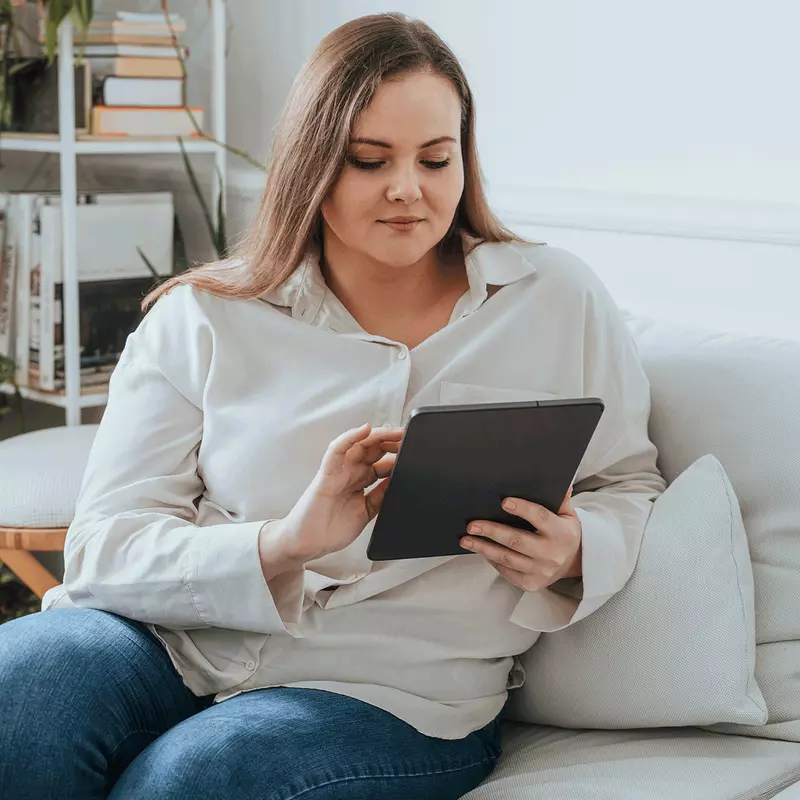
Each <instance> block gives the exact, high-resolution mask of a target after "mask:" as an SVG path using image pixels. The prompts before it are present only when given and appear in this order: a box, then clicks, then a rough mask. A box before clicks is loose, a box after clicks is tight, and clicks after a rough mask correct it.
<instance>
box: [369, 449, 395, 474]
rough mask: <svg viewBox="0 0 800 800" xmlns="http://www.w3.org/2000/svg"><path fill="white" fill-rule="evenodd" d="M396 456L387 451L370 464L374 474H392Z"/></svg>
mask: <svg viewBox="0 0 800 800" xmlns="http://www.w3.org/2000/svg"><path fill="white" fill-rule="evenodd" d="M396 460H397V456H396V455H395V454H394V453H387V454H386V455H385V456H384V457H383V458H381V459H379V460H378V461H376V462H375V463H374V464H373V465H372V469H374V470H375V475H376V476H377V477H379V478H388V477H389V475H391V474H392V470H393V469H394V464H395V461H396Z"/></svg>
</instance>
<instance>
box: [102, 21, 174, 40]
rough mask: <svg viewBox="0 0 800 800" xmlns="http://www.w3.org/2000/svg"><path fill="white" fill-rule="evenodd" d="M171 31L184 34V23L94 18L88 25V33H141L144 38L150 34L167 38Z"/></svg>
mask: <svg viewBox="0 0 800 800" xmlns="http://www.w3.org/2000/svg"><path fill="white" fill-rule="evenodd" d="M171 30H172V31H174V32H175V33H184V32H185V31H186V22H185V21H184V20H182V19H181V20H176V21H174V22H172V23H168V22H167V21H166V20H165V19H161V20H160V21H159V22H155V21H153V20H149V21H143V20H132V19H109V18H105V17H100V18H98V17H95V18H94V19H93V20H92V23H91V25H89V33H108V32H110V31H113V32H118V33H141V34H144V35H145V36H147V35H150V34H152V33H157V34H161V35H162V36H163V35H167V36H169V33H170V31H171Z"/></svg>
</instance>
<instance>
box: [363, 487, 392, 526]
mask: <svg viewBox="0 0 800 800" xmlns="http://www.w3.org/2000/svg"><path fill="white" fill-rule="evenodd" d="M388 486H389V479H388V478H384V479H383V480H382V481H381V482H380V483H379V484H377V485H376V486H374V487H373V488H372V489H370V490H369V491H368V492H367V493H366V494H365V495H364V500H365V503H366V506H367V514H369V518H370V519H372V518H373V517H374V516H375V515H376V514H377V513H378V512H379V511H380V510H381V506H382V505H383V498H384V497H385V496H386V488H387V487H388Z"/></svg>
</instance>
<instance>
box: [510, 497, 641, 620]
mask: <svg viewBox="0 0 800 800" xmlns="http://www.w3.org/2000/svg"><path fill="white" fill-rule="evenodd" d="M575 513H576V514H577V515H578V518H579V519H580V521H581V543H582V550H583V552H582V555H581V570H582V573H583V575H582V577H581V578H563V579H562V580H560V581H556V582H555V583H554V584H552V585H551V586H548V587H547V588H545V589H539V590H538V591H535V592H525V593H524V594H523V595H522V597H521V598H520V600H519V602H518V603H517V605H516V606H515V608H514V610H513V611H512V612H511V622H513V623H514V624H515V625H519V626H520V627H521V628H527V629H528V630H532V631H540V632H542V633H553V632H554V631H560V630H562V629H563V628H566V627H568V626H569V625H573V624H574V623H576V622H578V620H581V619H583V618H584V617H587V616H588V615H589V614H591V613H592V612H593V611H596V610H597V609H598V608H600V606H602V605H603V603H605V602H606V600H608V599H609V598H610V597H612V596H613V595H614V594H616V593H617V592H618V591H619V590H620V589H621V588H622V587H623V586H624V585H625V583H626V582H627V580H628V578H629V577H630V575H625V576H624V577H623V576H622V575H621V573H620V569H619V565H620V563H622V561H624V559H621V557H620V556H621V554H620V549H621V548H622V547H623V546H624V545H623V541H622V539H621V536H620V531H619V527H618V526H617V525H615V524H611V523H609V522H608V521H607V520H606V519H604V518H603V517H600V516H599V515H593V514H592V513H591V512H590V511H585V510H584V509H582V508H576V509H575Z"/></svg>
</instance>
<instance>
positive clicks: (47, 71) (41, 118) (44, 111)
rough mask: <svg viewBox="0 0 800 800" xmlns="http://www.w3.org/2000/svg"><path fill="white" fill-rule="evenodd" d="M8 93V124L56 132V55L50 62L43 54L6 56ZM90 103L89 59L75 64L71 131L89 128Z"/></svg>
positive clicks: (17, 128)
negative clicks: (40, 55)
mask: <svg viewBox="0 0 800 800" xmlns="http://www.w3.org/2000/svg"><path fill="white" fill-rule="evenodd" d="M8 61H9V64H10V66H9V78H8V81H9V85H10V87H11V91H10V92H9V94H8V96H9V98H10V104H11V115H10V117H11V119H10V124H9V125H8V127H5V126H3V124H2V117H0V128H4V127H5V129H6V130H11V131H14V132H19V133H58V97H59V93H58V59H57V58H56V59H55V60H54V61H53V63H52V64H49V63H48V62H47V59H46V58H26V59H15V58H9V59H8ZM91 106H92V72H91V62H90V61H88V60H84V61H82V62H80V63H76V64H75V131H76V133H86V132H88V130H89V121H90V109H91Z"/></svg>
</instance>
